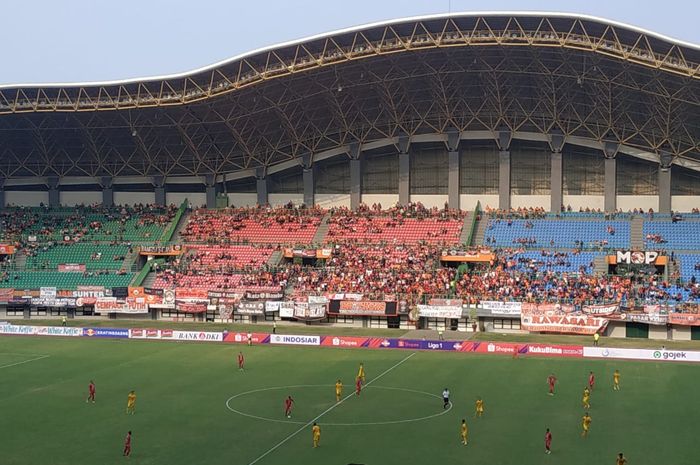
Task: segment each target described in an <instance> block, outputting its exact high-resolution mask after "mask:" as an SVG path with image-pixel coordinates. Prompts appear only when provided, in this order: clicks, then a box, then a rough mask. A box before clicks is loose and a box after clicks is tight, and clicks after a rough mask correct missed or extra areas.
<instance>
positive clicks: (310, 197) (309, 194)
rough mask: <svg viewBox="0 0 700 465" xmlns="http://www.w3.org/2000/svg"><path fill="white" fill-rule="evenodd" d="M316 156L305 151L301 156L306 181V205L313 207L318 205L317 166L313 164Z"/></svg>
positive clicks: (303, 177) (303, 178)
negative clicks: (316, 189)
mask: <svg viewBox="0 0 700 465" xmlns="http://www.w3.org/2000/svg"><path fill="white" fill-rule="evenodd" d="M313 160H314V156H313V154H311V153H305V154H303V155H302V156H301V167H302V170H303V171H302V180H303V182H304V205H306V206H307V207H309V208H311V207H313V206H314V205H316V195H315V194H316V192H315V187H316V186H315V182H316V181H315V179H314V176H315V175H316V168H315V167H314V164H313Z"/></svg>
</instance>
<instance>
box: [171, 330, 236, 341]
mask: <svg viewBox="0 0 700 465" xmlns="http://www.w3.org/2000/svg"><path fill="white" fill-rule="evenodd" d="M173 339H175V340H178V341H199V342H221V341H223V340H224V336H223V333H220V332H210V331H173Z"/></svg>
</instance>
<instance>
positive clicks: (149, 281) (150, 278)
mask: <svg viewBox="0 0 700 465" xmlns="http://www.w3.org/2000/svg"><path fill="white" fill-rule="evenodd" d="M155 282H156V272H155V271H151V272H149V273H148V274H147V275H146V278H144V280H143V283H141V286H143V287H153V283H155Z"/></svg>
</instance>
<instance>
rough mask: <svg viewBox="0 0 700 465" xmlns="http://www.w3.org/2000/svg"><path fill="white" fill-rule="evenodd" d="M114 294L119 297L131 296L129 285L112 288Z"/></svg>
mask: <svg viewBox="0 0 700 465" xmlns="http://www.w3.org/2000/svg"><path fill="white" fill-rule="evenodd" d="M112 296H113V297H118V298H120V299H123V298H126V297H129V288H128V287H113V288H112Z"/></svg>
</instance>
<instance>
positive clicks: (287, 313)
mask: <svg viewBox="0 0 700 465" xmlns="http://www.w3.org/2000/svg"><path fill="white" fill-rule="evenodd" d="M295 305H296V302H281V303H280V318H294V306H295Z"/></svg>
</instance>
